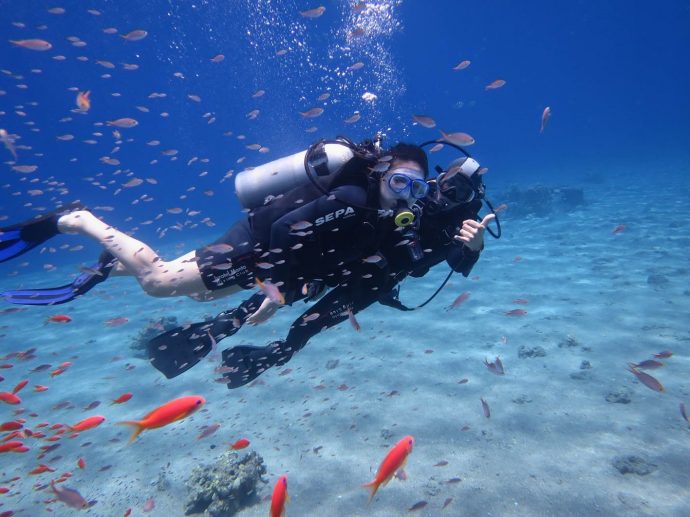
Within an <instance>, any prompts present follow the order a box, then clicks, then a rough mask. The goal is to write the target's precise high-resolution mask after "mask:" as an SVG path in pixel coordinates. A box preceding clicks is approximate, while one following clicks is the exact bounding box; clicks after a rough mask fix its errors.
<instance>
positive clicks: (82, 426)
mask: <svg viewBox="0 0 690 517" xmlns="http://www.w3.org/2000/svg"><path fill="white" fill-rule="evenodd" d="M103 422H105V417H104V416H100V415H95V416H90V417H89V418H85V419H84V420H82V421H81V422H79V423H76V424H74V425H73V426H70V431H72V432H76V433H80V432H82V431H86V430H88V429H93V428H94V427H98V426H99V425H101V424H102V423H103Z"/></svg>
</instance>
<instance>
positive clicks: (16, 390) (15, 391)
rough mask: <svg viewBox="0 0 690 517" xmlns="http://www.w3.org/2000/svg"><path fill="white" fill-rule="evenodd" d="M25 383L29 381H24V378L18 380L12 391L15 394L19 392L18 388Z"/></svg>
mask: <svg viewBox="0 0 690 517" xmlns="http://www.w3.org/2000/svg"><path fill="white" fill-rule="evenodd" d="M27 384H29V381H26V380H25V381H20V382H18V383H17V385H16V386H15V387H14V388H13V389H12V393H14V394H16V393H17V392H19V390H21V389H22V388H23V387H24V386H26V385H27Z"/></svg>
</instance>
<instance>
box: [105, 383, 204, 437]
mask: <svg viewBox="0 0 690 517" xmlns="http://www.w3.org/2000/svg"><path fill="white" fill-rule="evenodd" d="M205 403H206V399H205V398H204V397H202V396H200V395H189V396H186V397H180V398H177V399H174V400H171V401H170V402H166V403H165V404H163V405H162V406H159V407H157V408H156V409H154V410H153V411H151V412H150V413H148V414H147V415H146V416H144V418H142V419H141V420H126V421H124V422H118V423H119V424H120V425H131V426H134V428H135V429H134V433H132V436H131V438H130V439H129V443H132V442H133V441H134V440H136V438H137V436H139V434H141V433H142V432H143V431H146V430H148V429H157V428H159V427H163V426H166V425H168V424H171V423H173V422H177V421H178V420H182V419H183V418H185V417H188V416H189V415H191V414H192V413H194V412H195V411H197V410H198V409H200V408H201V406H203V405H204V404H205Z"/></svg>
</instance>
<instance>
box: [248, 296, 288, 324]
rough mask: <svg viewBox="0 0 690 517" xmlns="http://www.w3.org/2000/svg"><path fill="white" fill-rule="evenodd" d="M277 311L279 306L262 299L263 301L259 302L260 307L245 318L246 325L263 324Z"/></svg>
mask: <svg viewBox="0 0 690 517" xmlns="http://www.w3.org/2000/svg"><path fill="white" fill-rule="evenodd" d="M278 309H280V305H279V304H277V303H273V302H272V301H271V300H270V299H269V298H268V297H266V298H264V301H263V302H261V306H260V307H259V308H258V309H256V311H254V312H253V313H252V314H250V315H249V316H247V323H249V324H250V325H259V324H260V323H264V322H266V321H268V320H269V318H270V317H271V316H273V315H274V314H275V313H276V311H277V310H278Z"/></svg>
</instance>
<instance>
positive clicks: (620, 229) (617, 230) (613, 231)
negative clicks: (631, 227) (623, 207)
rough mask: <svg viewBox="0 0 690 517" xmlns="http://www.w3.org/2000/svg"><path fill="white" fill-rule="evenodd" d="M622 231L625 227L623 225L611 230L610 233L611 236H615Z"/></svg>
mask: <svg viewBox="0 0 690 517" xmlns="http://www.w3.org/2000/svg"><path fill="white" fill-rule="evenodd" d="M622 231H625V225H624V224H619V225H618V226H616V227H615V228H614V229H613V230H611V233H613V234H614V235H615V234H617V233H621V232H622Z"/></svg>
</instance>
